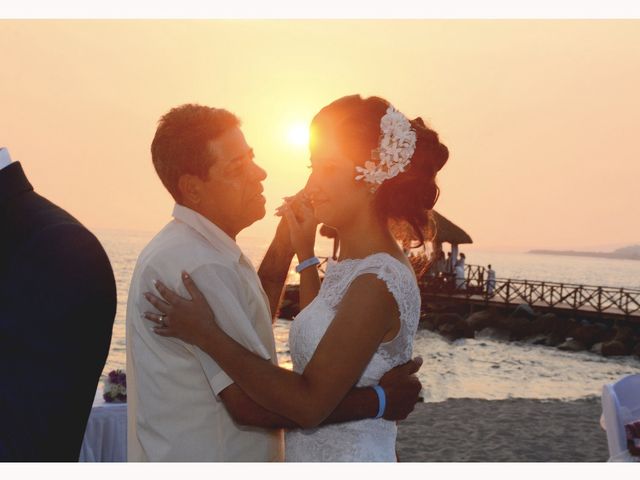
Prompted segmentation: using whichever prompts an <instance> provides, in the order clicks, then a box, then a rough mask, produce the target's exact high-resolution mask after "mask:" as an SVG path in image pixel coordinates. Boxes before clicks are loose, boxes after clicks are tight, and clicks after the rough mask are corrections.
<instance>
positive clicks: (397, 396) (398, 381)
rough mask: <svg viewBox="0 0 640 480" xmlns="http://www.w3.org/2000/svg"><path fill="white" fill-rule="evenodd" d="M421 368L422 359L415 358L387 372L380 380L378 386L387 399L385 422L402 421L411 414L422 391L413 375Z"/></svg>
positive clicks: (418, 381) (420, 385)
mask: <svg viewBox="0 0 640 480" xmlns="http://www.w3.org/2000/svg"><path fill="white" fill-rule="evenodd" d="M421 366H422V358H421V357H416V358H414V359H413V360H410V361H408V362H407V363H405V364H403V365H400V366H398V367H395V368H393V369H391V370H389V371H388V372H387V373H385V374H384V375H383V377H382V378H381V379H380V386H381V387H382V388H383V389H384V393H385V395H386V397H387V406H386V409H385V412H384V415H383V418H384V419H385V420H404V419H405V418H407V416H409V414H410V413H411V412H413V409H414V408H415V406H416V403H417V402H418V395H419V394H420V391H421V390H422V384H421V383H420V380H418V377H417V376H416V375H415V373H416V372H417V371H418V370H419V369H420V367H421Z"/></svg>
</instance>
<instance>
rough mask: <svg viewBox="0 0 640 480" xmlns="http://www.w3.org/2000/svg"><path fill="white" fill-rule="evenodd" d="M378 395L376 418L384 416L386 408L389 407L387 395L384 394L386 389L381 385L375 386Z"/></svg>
mask: <svg viewBox="0 0 640 480" xmlns="http://www.w3.org/2000/svg"><path fill="white" fill-rule="evenodd" d="M373 389H374V390H375V391H376V395H378V414H377V415H376V416H375V417H374V418H382V416H383V415H384V409H385V408H387V397H386V396H385V394H384V389H383V388H382V387H381V386H380V385H376V386H375V387H373Z"/></svg>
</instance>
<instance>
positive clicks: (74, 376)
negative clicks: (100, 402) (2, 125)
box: [0, 148, 116, 462]
mask: <svg viewBox="0 0 640 480" xmlns="http://www.w3.org/2000/svg"><path fill="white" fill-rule="evenodd" d="M0 229H1V231H2V233H1V234H0V364H1V365H2V367H3V370H2V371H3V378H2V383H1V384H0V420H1V423H2V426H1V427H0V461H9V462H27V461H48V462H51V461H65V462H75V461H77V460H78V456H79V454H80V447H81V445H82V439H83V437H84V431H85V427H86V424H87V419H88V417H89V413H90V411H91V406H92V404H93V400H94V397H95V393H96V387H97V384H98V380H99V378H100V374H101V373H102V369H103V368H104V364H105V362H106V359H107V355H108V353H109V345H110V343H111V330H112V327H113V319H114V317H115V313H116V286H115V280H114V277H113V270H112V269H111V264H110V262H109V259H108V257H107V255H106V253H105V251H104V249H103V248H102V246H101V245H100V242H99V241H98V240H97V239H96V237H95V236H94V235H93V234H92V233H91V232H90V231H89V230H87V229H86V228H85V227H84V226H83V225H82V224H81V223H80V222H78V220H76V219H75V218H73V217H72V216H71V215H70V214H69V213H67V212H66V211H64V210H63V209H61V208H60V207H58V206H56V205H54V204H53V203H51V202H50V201H49V200H47V199H46V198H44V197H42V196H40V195H38V194H37V193H35V192H34V190H33V187H32V186H31V184H30V183H29V180H28V179H27V177H26V176H25V174H24V171H23V169H22V165H21V164H20V162H14V161H12V160H11V157H10V156H9V151H8V150H7V149H6V148H2V149H0Z"/></svg>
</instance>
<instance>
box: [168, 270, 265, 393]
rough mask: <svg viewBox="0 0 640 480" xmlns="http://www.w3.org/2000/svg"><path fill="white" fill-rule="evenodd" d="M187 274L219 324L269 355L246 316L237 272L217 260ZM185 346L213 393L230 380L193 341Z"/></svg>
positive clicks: (251, 348)
mask: <svg viewBox="0 0 640 480" xmlns="http://www.w3.org/2000/svg"><path fill="white" fill-rule="evenodd" d="M190 275H191V278H192V279H193V280H194V282H195V284H196V285H197V286H198V289H199V290H200V291H201V292H202V294H203V295H204V297H205V298H206V299H207V303H208V304H209V306H210V307H211V310H213V313H214V315H215V318H216V322H217V324H218V325H219V326H220V328H222V330H224V331H225V333H226V334H227V335H229V336H230V337H231V338H233V339H234V340H235V341H237V342H238V343H239V344H240V345H242V346H243V347H245V348H246V349H247V350H249V351H251V352H253V353H255V354H256V355H258V356H260V357H262V358H264V359H265V360H269V359H271V355H270V354H269V351H268V350H267V348H266V347H265V346H264V344H263V343H262V341H261V340H260V338H259V336H258V334H257V332H256V330H255V327H254V325H255V322H256V319H254V318H250V317H249V312H248V308H247V300H246V298H245V295H246V293H245V290H244V288H243V285H242V280H241V279H240V277H239V275H238V273H237V272H234V271H233V270H231V269H229V268H228V267H225V266H223V265H220V264H206V265H202V266H200V267H198V268H196V269H195V270H193V271H192V272H190ZM179 293H180V295H182V296H185V297H187V298H188V297H189V294H188V293H187V291H186V289H185V287H184V285H181V287H180V292H179ZM188 348H189V349H190V350H191V352H192V353H193V354H194V356H195V357H196V358H197V359H198V361H199V362H200V365H201V366H202V369H203V371H204V373H205V375H206V377H207V379H208V381H209V384H210V385H211V389H212V390H213V393H214V394H215V395H216V396H217V395H218V394H219V393H220V392H221V391H222V390H224V389H225V388H227V387H228V386H229V385H231V384H232V383H233V380H232V379H231V378H230V377H229V376H228V375H227V374H226V373H225V372H224V370H222V368H220V366H219V365H218V364H217V363H216V362H215V361H214V360H213V359H212V358H211V357H210V356H209V355H208V354H206V353H205V352H203V351H202V350H200V349H199V348H198V347H196V346H194V345H189V346H188Z"/></svg>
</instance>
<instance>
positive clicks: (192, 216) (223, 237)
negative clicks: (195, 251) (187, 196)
mask: <svg viewBox="0 0 640 480" xmlns="http://www.w3.org/2000/svg"><path fill="white" fill-rule="evenodd" d="M173 218H175V219H176V220H179V221H181V222H183V223H185V224H187V225H188V226H190V227H191V228H193V229H194V230H195V231H196V232H198V233H199V234H200V235H202V236H203V237H204V238H206V239H207V240H208V241H209V242H210V243H211V244H212V245H214V246H215V247H216V248H218V249H219V250H222V252H223V253H225V254H227V255H229V256H230V257H232V258H233V259H234V260H235V261H236V262H239V261H240V257H241V256H242V250H240V247H238V244H237V243H236V242H235V241H234V240H233V238H231V237H230V236H229V235H227V234H226V233H225V232H224V231H223V230H222V229H221V228H220V227H218V226H217V225H216V224H215V223H213V222H212V221H211V220H209V219H207V218H205V217H204V216H202V215H200V214H199V213H198V212H196V211H194V210H191V209H190V208H187V207H185V206H184V205H180V204H177V203H176V204H175V205H174V207H173Z"/></svg>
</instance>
